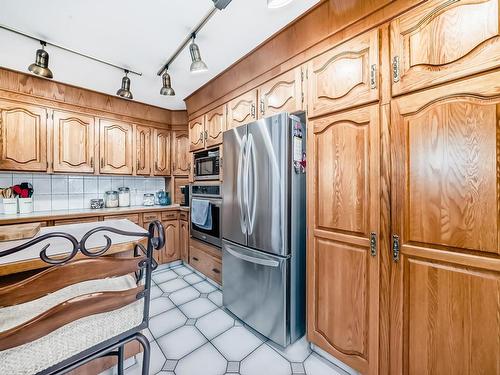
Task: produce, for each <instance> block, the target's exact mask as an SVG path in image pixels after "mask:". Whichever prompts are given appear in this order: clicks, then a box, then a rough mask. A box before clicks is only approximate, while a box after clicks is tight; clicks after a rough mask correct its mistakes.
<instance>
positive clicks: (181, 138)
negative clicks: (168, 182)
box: [172, 130, 190, 176]
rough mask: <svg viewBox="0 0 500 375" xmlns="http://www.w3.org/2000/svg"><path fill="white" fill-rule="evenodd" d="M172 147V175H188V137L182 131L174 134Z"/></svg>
mask: <svg viewBox="0 0 500 375" xmlns="http://www.w3.org/2000/svg"><path fill="white" fill-rule="evenodd" d="M173 139H174V143H173V146H172V174H173V175H174V176H187V175H188V174H189V164H190V162H189V137H188V133H187V132H186V131H183V130H176V131H175V132H174V136H173Z"/></svg>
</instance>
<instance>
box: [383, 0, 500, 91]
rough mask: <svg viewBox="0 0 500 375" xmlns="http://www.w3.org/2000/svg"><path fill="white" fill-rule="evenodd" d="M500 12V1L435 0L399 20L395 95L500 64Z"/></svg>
mask: <svg viewBox="0 0 500 375" xmlns="http://www.w3.org/2000/svg"><path fill="white" fill-rule="evenodd" d="M498 11H499V10H498V0H456V1H443V0H439V1H436V0H433V1H428V2H426V3H425V4H423V5H422V6H420V7H418V8H415V9H413V10H411V11H409V12H408V13H406V14H405V15H403V16H401V17H399V18H397V19H395V20H394V21H393V22H392V23H391V62H392V64H393V66H392V67H393V69H392V70H393V72H392V81H393V84H392V93H393V95H398V94H402V93H405V92H409V91H414V90H417V89H421V88H424V87H429V86H433V85H437V84H439V83H443V82H446V81H450V80H454V79H457V78H460V77H464V76H468V75H471V74H474V73H477V72H480V71H484V70H487V69H491V68H493V67H496V66H498V65H500V38H499V22H498V21H499V13H498Z"/></svg>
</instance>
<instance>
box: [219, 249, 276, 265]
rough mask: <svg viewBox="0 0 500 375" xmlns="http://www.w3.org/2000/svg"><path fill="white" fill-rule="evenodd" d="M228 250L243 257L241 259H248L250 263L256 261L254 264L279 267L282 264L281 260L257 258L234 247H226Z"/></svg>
mask: <svg viewBox="0 0 500 375" xmlns="http://www.w3.org/2000/svg"><path fill="white" fill-rule="evenodd" d="M226 251H227V252H228V253H229V254H231V255H232V256H234V257H236V258H238V259H241V260H244V261H247V262H250V263H254V264H259V265H261V266H266V267H273V268H277V267H279V265H280V262H278V261H276V260H272V259H262V258H255V257H251V256H249V255H245V254H241V253H238V252H236V251H234V250H233V249H231V248H230V247H229V246H227V247H226Z"/></svg>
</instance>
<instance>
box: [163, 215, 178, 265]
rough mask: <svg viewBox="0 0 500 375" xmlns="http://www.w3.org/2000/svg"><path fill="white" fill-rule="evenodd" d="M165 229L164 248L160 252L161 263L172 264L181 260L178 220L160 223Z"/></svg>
mask: <svg viewBox="0 0 500 375" xmlns="http://www.w3.org/2000/svg"><path fill="white" fill-rule="evenodd" d="M162 224H163V227H164V228H165V247H164V248H163V249H162V250H161V256H160V261H161V263H168V262H173V261H174V260H178V259H180V258H181V252H180V246H179V220H168V221H163V222H162Z"/></svg>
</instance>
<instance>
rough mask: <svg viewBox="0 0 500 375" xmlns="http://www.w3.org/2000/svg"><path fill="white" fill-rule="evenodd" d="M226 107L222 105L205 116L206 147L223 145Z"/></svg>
mask: <svg viewBox="0 0 500 375" xmlns="http://www.w3.org/2000/svg"><path fill="white" fill-rule="evenodd" d="M226 121H227V114H226V105H225V104H224V105H222V106H220V107H218V108H215V109H213V110H211V111H210V112H208V113H207V114H206V115H205V147H207V148H209V147H212V146H216V145H218V144H221V143H222V133H223V132H224V130H226Z"/></svg>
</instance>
